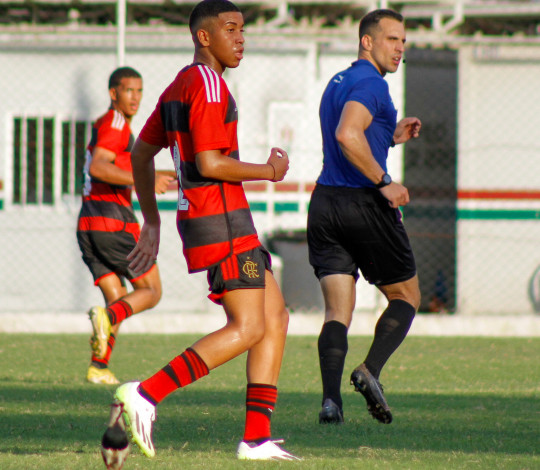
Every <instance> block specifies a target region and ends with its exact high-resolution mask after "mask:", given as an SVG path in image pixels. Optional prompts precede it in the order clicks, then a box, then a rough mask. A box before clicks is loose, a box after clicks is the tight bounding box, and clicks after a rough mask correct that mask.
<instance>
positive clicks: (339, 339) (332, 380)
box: [318, 321, 348, 409]
mask: <svg viewBox="0 0 540 470" xmlns="http://www.w3.org/2000/svg"><path fill="white" fill-rule="evenodd" d="M318 346H319V363H320V366H321V376H322V383H323V403H324V400H326V399H327V398H330V399H332V400H333V401H334V403H335V404H336V405H337V406H339V409H342V408H343V401H342V400H341V377H342V376H343V366H344V365H345V356H346V355H347V350H348V342H347V327H346V326H345V325H344V324H343V323H340V322H338V321H329V322H328V323H325V324H324V325H323V327H322V330H321V334H320V335H319V344H318Z"/></svg>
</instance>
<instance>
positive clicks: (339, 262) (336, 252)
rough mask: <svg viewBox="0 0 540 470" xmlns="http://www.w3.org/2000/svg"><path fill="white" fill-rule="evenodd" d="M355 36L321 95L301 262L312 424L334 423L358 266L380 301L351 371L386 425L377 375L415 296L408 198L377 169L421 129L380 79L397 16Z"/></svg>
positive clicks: (393, 50)
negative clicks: (315, 356) (314, 395)
mask: <svg viewBox="0 0 540 470" xmlns="http://www.w3.org/2000/svg"><path fill="white" fill-rule="evenodd" d="M359 36H360V45H359V53H358V60H357V61H356V62H353V63H352V64H351V66H350V67H349V68H348V69H346V70H344V71H342V72H339V73H338V74H336V75H335V76H334V77H333V78H332V79H331V80H330V82H329V83H328V85H327V87H326V90H325V92H324V94H323V96H322V100H321V105H320V112H319V114H320V120H321V130H322V137H323V154H324V158H323V168H322V172H321V174H320V176H319V178H318V180H317V185H316V187H315V190H314V191H313V194H312V197H311V203H310V208H309V215H308V226H307V235H308V244H309V261H310V263H311V265H312V266H313V268H314V271H315V275H316V276H317V278H318V279H319V282H320V285H321V289H322V292H323V296H324V301H325V319H324V325H323V327H322V330H321V334H320V336H319V342H318V348H319V361H320V367H321V375H322V383H323V399H322V410H321V411H320V413H319V422H320V423H336V424H339V423H342V422H343V403H342V399H341V378H342V375H343V366H344V363H345V356H346V354H347V350H348V342H347V331H348V328H349V326H350V324H351V320H352V314H353V310H354V306H355V302H356V288H355V284H356V281H357V280H358V277H359V273H358V271H359V270H360V271H361V272H362V275H363V276H364V278H365V279H366V280H367V281H368V282H369V283H371V284H374V285H375V286H377V288H378V289H379V290H380V291H381V292H382V293H383V294H384V296H385V297H386V299H387V300H388V306H387V308H386V310H385V311H384V312H383V313H382V315H381V317H380V318H379V320H378V322H377V325H376V327H375V335H374V339H373V343H372V344H371V347H370V349H369V352H368V354H367V356H366V358H365V359H364V362H362V363H361V364H360V365H359V366H358V367H357V368H356V369H355V370H354V371H353V372H352V375H351V384H352V385H354V387H355V390H356V391H358V392H360V393H362V395H363V396H364V398H365V399H366V402H367V408H368V411H369V413H370V414H371V415H372V416H373V417H374V418H375V419H377V420H379V421H380V422H382V423H390V422H391V421H392V413H391V411H390V408H389V406H388V404H387V402H386V400H385V397H384V394H383V389H382V386H381V385H380V383H379V375H380V373H381V369H382V368H383V366H384V364H385V363H386V361H387V360H388V359H389V357H390V356H391V355H392V353H393V352H394V351H395V350H396V349H397V347H398V346H399V345H400V344H401V342H402V341H403V340H404V339H405V336H406V335H407V332H408V331H409V328H410V326H411V323H412V321H413V318H414V316H415V314H416V311H417V309H418V306H419V304H420V290H419V287H418V277H417V275H416V264H415V261H414V255H413V252H412V249H411V246H410V243H409V239H408V237H407V233H406V232H405V228H404V226H403V223H402V221H401V213H400V211H399V209H398V207H399V206H404V205H406V204H407V203H408V202H409V194H408V191H407V188H405V187H404V186H403V185H401V184H399V183H397V182H395V181H392V178H391V176H390V175H389V174H388V173H387V167H386V159H387V157H388V149H389V147H391V146H394V145H395V144H400V143H403V142H406V141H407V140H409V139H411V138H416V137H418V134H419V131H420V127H421V122H420V120H419V119H417V118H414V117H410V118H404V119H403V120H401V121H400V122H399V123H396V116H397V112H396V109H395V107H394V104H393V102H392V98H391V97H390V93H389V89H388V84H387V83H386V81H385V80H384V76H385V75H386V73H393V72H395V71H396V70H397V69H398V67H399V64H400V62H401V60H402V58H403V52H404V48H405V26H404V23H403V17H402V16H401V15H400V14H399V13H396V12H394V11H392V10H375V11H372V12H371V13H368V14H367V15H366V16H365V17H364V18H363V19H362V20H361V22H360V28H359Z"/></svg>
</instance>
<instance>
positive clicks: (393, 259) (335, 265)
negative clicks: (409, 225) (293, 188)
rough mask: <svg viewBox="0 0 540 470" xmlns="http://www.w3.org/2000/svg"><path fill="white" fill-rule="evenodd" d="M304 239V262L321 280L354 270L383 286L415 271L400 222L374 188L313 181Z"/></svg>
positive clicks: (407, 276) (407, 241) (407, 240)
mask: <svg viewBox="0 0 540 470" xmlns="http://www.w3.org/2000/svg"><path fill="white" fill-rule="evenodd" d="M307 238H308V245H309V262H310V264H311V265H312V266H313V268H314V270H315V275H316V276H317V277H318V278H319V279H321V278H322V277H324V276H327V275H329V274H350V275H352V276H354V278H355V280H358V277H359V275H358V269H360V271H361V272H362V275H363V276H364V278H365V279H366V281H368V282H369V283H370V284H374V285H376V286H384V285H388V284H395V283H397V282H403V281H406V280H408V279H410V278H412V277H414V275H415V274H416V263H415V261H414V255H413V252H412V249H411V245H410V243H409V238H408V236H407V233H406V232H405V227H404V226H403V223H402V220H401V212H400V211H399V210H398V209H392V208H391V207H390V206H389V205H388V200H387V199H385V198H384V197H383V196H382V194H381V193H380V192H379V190H377V189H369V188H344V187H339V188H337V187H333V186H324V185H320V184H318V185H317V186H316V187H315V190H314V191H313V194H312V196H311V202H310V206H309V213H308V226H307Z"/></svg>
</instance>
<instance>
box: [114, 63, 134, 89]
mask: <svg viewBox="0 0 540 470" xmlns="http://www.w3.org/2000/svg"><path fill="white" fill-rule="evenodd" d="M123 78H142V75H141V74H140V73H139V72H137V71H136V70H135V69H132V68H131V67H119V68H117V69H116V70H115V71H114V72H113V73H111V76H110V77H109V90H110V89H111V88H116V87H117V86H118V85H120V82H121V81H122V79H123Z"/></svg>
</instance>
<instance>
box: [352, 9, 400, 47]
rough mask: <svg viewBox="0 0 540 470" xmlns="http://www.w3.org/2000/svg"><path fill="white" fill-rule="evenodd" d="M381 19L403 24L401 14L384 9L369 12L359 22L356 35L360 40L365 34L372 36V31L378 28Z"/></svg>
mask: <svg viewBox="0 0 540 470" xmlns="http://www.w3.org/2000/svg"><path fill="white" fill-rule="evenodd" d="M383 18H390V19H393V20H396V21H399V22H400V23H403V15H402V14H401V13H398V12H397V11H394V10H389V9H384V8H382V9H380V10H373V11H370V12H369V13H368V14H367V15H366V16H364V17H363V18H362V19H361V20H360V26H359V28H358V35H359V38H360V40H362V38H363V37H364V35H366V34H369V35H370V36H372V35H373V31H374V29H375V28H376V27H378V26H379V22H380V21H381V20H382V19H383Z"/></svg>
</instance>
